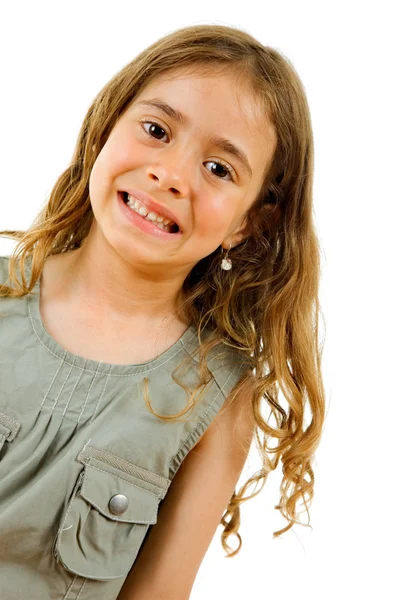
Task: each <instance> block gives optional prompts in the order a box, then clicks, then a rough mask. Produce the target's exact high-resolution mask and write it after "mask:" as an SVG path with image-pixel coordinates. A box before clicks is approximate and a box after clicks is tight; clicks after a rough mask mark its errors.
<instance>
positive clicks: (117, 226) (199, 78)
mask: <svg viewBox="0 0 400 600" xmlns="http://www.w3.org/2000/svg"><path fill="white" fill-rule="evenodd" d="M155 98H157V99H158V100H162V102H163V103H165V104H167V105H169V106H170V107H172V108H173V109H175V111H179V113H181V114H182V115H183V121H180V120H177V119H176V118H175V117H174V116H173V114H172V113H171V111H168V109H167V112H166V111H165V110H163V109H162V108H160V107H156V106H152V105H150V104H142V102H151V101H152V100H154V99H155ZM212 136H214V137H216V136H218V137H220V138H225V139H227V140H229V141H230V142H231V144H232V145H234V146H235V147H236V148H237V149H239V150H240V153H241V154H242V155H243V160H240V158H239V157H238V156H237V155H236V154H233V153H231V152H230V151H229V148H228V147H227V146H226V145H225V147H221V145H220V144H218V142H217V141H216V140H215V139H212ZM274 150H275V134H274V130H273V128H272V126H271V125H270V123H269V122H268V121H267V119H266V116H265V113H263V111H262V109H261V108H260V105H258V104H257V102H256V100H255V98H254V94H252V92H251V90H250V89H247V88H245V87H243V86H240V88H239V87H238V84H237V83H236V82H235V79H234V78H233V77H232V76H231V75H223V76H220V75H218V76H217V77H216V76H215V75H211V76H210V75H204V74H200V73H198V74H193V73H192V74H187V73H185V72H182V71H176V72H175V73H174V74H173V75H171V74H168V75H164V76H163V77H160V78H158V79H157V80H154V81H152V82H151V83H149V84H148V85H147V86H146V87H145V88H144V89H142V90H141V92H140V94H139V95H137V96H136V98H135V99H134V100H133V102H132V103H131V104H130V106H129V107H128V109H127V110H126V111H125V112H124V113H123V115H122V116H121V117H120V118H119V120H118V121H117V123H116V125H115V126H114V128H113V130H112V131H111V134H110V135H109V138H108V140H107V142H106V144H105V145H104V147H103V148H102V150H101V152H100V154H99V155H98V157H97V160H96V162H95V164H94V166H93V169H92V173H91V176H90V182H89V193H90V199H91V203H92V208H93V212H94V216H95V219H94V227H96V228H98V231H100V232H101V235H102V236H103V238H105V239H106V241H107V242H108V244H109V245H111V246H112V247H113V248H114V250H116V251H117V252H118V253H119V254H120V255H121V257H123V258H124V259H125V260H127V261H128V262H130V263H131V264H132V265H135V264H136V265H138V264H139V263H140V264H142V265H146V264H147V265H148V264H151V265H152V266H153V267H156V266H157V265H159V266H160V268H161V267H162V268H163V269H165V268H166V267H168V268H169V269H171V270H174V269H177V270H181V271H182V272H183V271H185V272H186V273H188V272H189V271H190V270H191V268H192V267H193V266H194V265H195V264H196V263H197V262H198V261H199V260H201V259H202V258H204V257H205V256H208V255H209V254H211V253H212V252H213V251H214V250H215V249H217V248H218V247H219V246H220V245H222V247H223V248H225V249H229V246H230V245H231V246H232V248H233V247H234V246H235V245H237V244H239V243H240V242H241V241H242V240H243V239H244V238H245V237H246V228H245V226H246V222H245V219H244V214H245V212H246V211H247V210H248V209H249V207H250V206H251V205H252V204H253V201H254V200H255V198H256V196H257V194H258V191H259V189H260V186H261V184H262V178H263V172H264V170H265V167H266V164H270V163H271V161H272V158H273V153H274ZM244 162H246V163H247V166H245V164H244ZM250 170H251V173H250V172H249V171H250ZM129 189H130V190H141V191H143V192H145V193H146V194H148V195H149V196H150V197H151V198H152V199H153V200H155V201H156V202H157V203H158V204H159V205H161V206H162V207H165V208H167V209H169V211H171V213H172V214H173V215H174V216H175V217H176V220H177V221H178V223H180V225H181V230H180V232H179V235H175V236H174V235H170V236H165V235H164V236H159V235H156V234H154V233H150V232H149V231H145V230H143V229H142V228H141V227H138V225H137V220H136V222H133V221H132V220H130V219H129V218H128V216H127V213H126V210H130V209H127V207H126V206H125V205H124V204H123V203H122V202H121V199H120V198H119V195H118V192H119V191H124V190H129ZM160 212H161V211H160Z"/></svg>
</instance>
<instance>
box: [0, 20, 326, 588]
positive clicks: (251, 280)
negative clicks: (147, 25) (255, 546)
mask: <svg viewBox="0 0 400 600" xmlns="http://www.w3.org/2000/svg"><path fill="white" fill-rule="evenodd" d="M312 177H313V136H312V129H311V120H310V115H309V109H308V105H307V101H306V97H305V93H304V90H303V87H302V85H301V82H300V80H299V77H298V75H297V73H296V72H295V70H294V68H293V67H292V66H291V64H290V62H289V61H288V60H287V59H285V58H284V57H283V56H282V55H281V54H280V53H278V52H277V51H276V50H274V49H272V48H270V47H267V46H263V45H262V44H261V43H260V42H258V41H257V40H255V39H254V38H253V37H252V36H250V35H249V34H247V33H246V32H244V31H241V30H238V29H234V28H230V27H224V26H215V25H200V26H194V27H187V28H184V29H181V30H178V31H175V32H173V33H171V34H170V35H168V36H166V37H164V38H163V39H161V40H159V41H157V42H156V43H154V44H153V45H152V46H150V47H149V48H147V49H146V50H144V51H143V52H142V53H141V54H140V55H139V56H138V57H136V59H135V60H133V61H132V62H131V63H129V64H128V65H127V66H125V67H124V68H123V69H122V70H121V71H120V72H119V73H117V74H116V75H115V76H114V77H113V78H112V80H111V81H110V82H109V83H107V85H106V86H105V87H104V88H103V89H102V90H101V91H100V93H99V94H98V96H97V97H96V98H95V100H94V101H93V103H92V105H91V107H90V108H89V111H88V113H87V115H86V117H85V119H84V122H83V124H82V127H81V131H80V133H79V136H78V141H77V144H76V148H75V153H74V156H73V159H72V162H71V165H70V166H69V167H68V168H67V170H66V171H65V172H64V173H63V174H62V175H61V176H60V177H59V179H58V181H57V182H56V184H55V186H54V188H53V190H52V192H51V194H50V198H49V200H48V202H47V204H46V206H45V207H44V208H43V210H42V211H41V212H40V213H39V215H38V216H37V218H36V219H35V221H34V222H33V224H32V226H31V227H30V228H29V229H28V230H27V231H25V232H24V231H9V230H5V231H2V232H0V233H1V234H2V235H6V236H10V237H12V238H14V239H16V240H18V244H17V246H16V247H15V249H14V252H13V254H12V255H11V256H3V257H0V284H1V285H0V297H1V301H0V310H1V318H0V379H1V390H0V449H1V454H0V478H1V482H2V483H1V489H0V534H1V540H2V543H1V545H0V563H1V564H2V569H1V571H0V573H1V574H0V579H1V581H0V586H1V590H2V593H3V595H4V597H5V598H7V599H11V598H17V595H16V593H17V591H16V582H18V594H19V595H18V598H19V597H21V595H24V596H25V595H27V594H28V593H29V598H31V599H32V600H36V599H37V600H39V599H40V600H44V599H45V598H68V599H69V600H71V599H78V598H79V599H80V600H89V599H95V598H96V599H100V598H101V599H104V600H114V599H116V598H118V600H136V599H140V600H150V599H155V598H160V597H162V598H164V599H168V598H171V599H173V600H181V599H182V600H183V599H188V598H189V596H190V591H191V589H192V586H193V583H194V580H195V577H196V574H197V571H198V569H199V567H200V564H201V562H202V560H203V557H204V555H205V553H206V551H207V548H208V546H209V544H210V542H211V540H212V538H213V536H214V534H215V531H216V528H217V526H218V524H222V525H223V528H224V530H223V532H222V544H223V547H224V549H225V550H226V551H227V552H228V555H229V556H234V555H236V554H237V553H238V551H239V550H240V547H241V543H242V542H241V537H240V535H239V533H238V530H239V524H240V508H239V505H240V503H241V502H243V500H245V499H247V498H248V497H249V496H245V492H246V491H247V489H248V487H249V486H250V485H251V484H252V483H254V482H256V483H257V482H259V481H261V482H262V484H263V485H264V483H265V481H266V478H267V475H268V473H269V472H270V471H271V470H273V469H275V468H276V467H277V465H278V461H279V459H280V458H281V459H282V469H283V473H284V477H283V481H282V485H281V490H280V491H281V494H282V496H281V498H280V503H279V505H278V507H277V508H279V509H280V510H281V512H282V515H283V516H284V517H285V518H286V519H287V521H288V522H289V524H288V526H287V527H286V528H285V529H283V530H281V531H280V532H276V534H277V535H279V534H282V533H283V532H284V531H286V530H287V529H289V528H290V527H291V526H292V525H293V523H295V522H296V523H299V524H301V523H300V521H299V520H298V515H297V512H296V509H297V502H298V500H300V499H303V501H304V502H305V501H306V496H308V500H309V501H311V499H312V496H313V485H314V473H313V469H312V466H311V463H312V460H313V458H314V454H315V450H316V448H317V445H318V443H319V441H320V437H321V432H322V427H323V422H324V410H325V398H324V391H323V386H322V381H321V372H320V352H319V349H318V308H319V304H318V283H319V248H318V241H317V237H316V233H315V229H314V224H313V219H312ZM279 392H280V394H279ZM280 395H283V396H284V398H285V400H286V402H287V411H286V410H285V408H284V406H283V405H282V397H280ZM263 405H267V406H268V407H269V408H270V409H271V411H272V412H273V414H274V417H275V421H276V428H273V427H272V426H271V425H270V424H268V422H267V421H268V420H269V419H267V418H266V417H265V416H264V415H263V414H262V410H263V409H264V408H265V407H264V406H263ZM307 405H308V406H307ZM307 408H308V410H309V412H310V414H311V417H312V419H311V422H310V423H309V424H308V425H307V424H306V422H305V412H306V409H307ZM260 434H261V435H263V436H264V439H263V440H262V441H260ZM272 437H276V438H277V439H278V442H279V443H278V444H277V446H276V448H274V449H268V448H267V441H268V438H272ZM253 440H254V441H256V442H257V448H258V450H259V453H260V457H261V460H262V468H261V470H260V471H259V472H257V473H256V474H255V475H254V476H253V477H252V478H251V479H249V481H247V482H246V484H245V485H244V486H242V488H241V489H240V490H239V491H238V492H237V491H236V490H235V487H236V485H237V483H238V479H239V476H240V474H241V472H242V470H243V467H244V464H245V461H246V458H247V456H248V453H249V449H250V445H251V442H252V441H253ZM269 453H272V454H274V455H275V456H274V459H273V460H272V459H270V458H269V456H268V454H269ZM259 491H261V490H257V491H256V492H254V493H253V494H252V495H251V496H250V497H253V496H254V495H256V494H257V493H259ZM221 515H222V517H221ZM228 518H229V519H228ZM232 534H235V535H236V536H237V539H238V541H239V545H238V547H237V548H236V549H235V550H232V548H231V547H230V546H229V545H228V543H227V538H228V536H229V535H232Z"/></svg>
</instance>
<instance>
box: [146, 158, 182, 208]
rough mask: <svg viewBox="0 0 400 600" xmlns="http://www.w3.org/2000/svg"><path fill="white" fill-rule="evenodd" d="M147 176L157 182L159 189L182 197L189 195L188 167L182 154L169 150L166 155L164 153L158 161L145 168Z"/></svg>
mask: <svg viewBox="0 0 400 600" xmlns="http://www.w3.org/2000/svg"><path fill="white" fill-rule="evenodd" d="M147 176H148V177H149V178H150V179H152V180H153V181H157V182H158V185H159V188H160V189H163V190H171V191H172V192H173V193H174V194H177V195H180V196H184V197H187V196H188V195H189V188H190V184H189V179H190V175H189V166H188V163H187V161H185V159H184V157H183V153H182V152H179V151H171V150H170V151H169V153H168V155H167V153H166V152H165V154H163V155H162V156H161V157H160V160H159V161H157V162H154V163H152V164H151V165H149V166H148V167H147Z"/></svg>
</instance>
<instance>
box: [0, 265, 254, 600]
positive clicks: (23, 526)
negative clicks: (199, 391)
mask: <svg viewBox="0 0 400 600" xmlns="http://www.w3.org/2000/svg"><path fill="white" fill-rule="evenodd" d="M8 261H9V257H8V256H1V257H0V281H1V283H6V282H7V283H8V285H10V281H9V279H8ZM28 265H30V263H28ZM29 269H30V266H29V267H28V271H29ZM26 277H27V280H28V281H29V277H30V273H29V272H27V273H26ZM39 294H40V280H39V281H38V282H37V283H36V285H35V288H34V289H33V290H32V292H31V293H30V294H28V295H26V296H24V297H23V298H17V299H14V298H0V597H1V598H2V599H4V600H20V599H21V598H25V597H26V598H29V600H50V599H57V600H61V599H62V600H78V599H79V600H115V599H116V598H117V596H118V594H119V591H120V589H121V587H122V585H123V583H124V580H125V579H126V577H127V575H128V573H129V570H130V569H131V567H132V565H133V563H134V562H135V559H136V557H137V556H138V553H139V551H140V547H141V545H142V543H143V540H144V538H145V536H146V534H147V532H148V531H149V528H150V527H151V525H153V524H155V523H156V522H157V513H158V509H159V506H160V503H161V502H162V500H163V498H165V495H166V494H167V493H168V488H169V486H170V483H171V481H172V479H173V477H174V476H175V474H176V472H177V471H178V469H179V467H180V465H181V463H182V461H183V460H184V458H185V457H186V455H187V454H188V452H189V451H190V450H191V448H193V446H194V445H195V444H196V442H197V441H198V440H199V439H200V437H201V436H202V434H203V433H204V432H205V431H206V429H207V427H208V426H209V425H210V423H211V422H212V420H213V419H214V418H215V416H216V415H217V413H218V411H219V410H220V408H221V407H222V405H223V402H224V400H225V398H226V397H227V395H228V393H229V391H230V390H231V389H232V387H233V386H234V385H235V384H236V383H237V381H238V380H239V378H240V377H241V376H242V375H243V373H244V371H245V369H246V368H247V365H246V362H245V359H244V358H243V357H242V356H241V355H240V353H239V352H238V351H236V350H234V349H231V348H226V346H224V352H226V353H227V354H226V355H224V358H223V360H221V358H220V356H221V354H220V353H218V355H217V354H216V353H213V351H214V350H215V349H213V350H212V351H211V353H210V358H208V359H207V365H208V367H209V369H210V371H211V373H212V379H211V381H210V382H209V383H208V384H207V386H206V388H205V393H204V396H203V397H202V399H201V401H200V402H199V403H198V404H197V403H196V405H195V408H194V409H193V410H192V411H189V412H188V413H186V414H185V415H184V416H183V419H184V420H180V421H179V420H178V421H170V422H166V421H163V420H161V419H159V418H158V417H156V416H155V415H153V414H152V413H151V412H150V411H149V410H148V407H147V405H146V402H145V400H144V396H143V387H142V386H143V379H144V378H145V377H146V378H148V394H149V397H150V401H151V406H152V407H153V410H154V411H156V412H157V413H161V414H163V415H168V414H170V415H173V414H175V413H177V412H179V411H180V410H182V408H184V406H186V402H187V394H186V392H185V390H184V389H183V388H182V387H181V386H180V385H179V384H177V383H176V382H174V381H173V379H172V377H171V373H172V371H173V369H174V368H175V367H176V366H177V365H178V364H180V362H181V361H182V359H183V358H184V357H185V356H186V354H185V353H190V352H191V350H192V349H193V348H195V347H196V346H197V344H198V339H197V332H196V329H195V328H194V327H193V326H191V327H189V328H188V329H187V330H186V331H185V333H184V334H183V335H182V336H181V338H180V339H179V340H178V341H177V342H176V343H175V344H173V346H171V347H170V348H169V349H167V350H166V351H165V352H163V353H162V354H160V355H159V356H158V357H157V358H154V359H153V360H150V361H148V362H145V363H142V364H132V365H121V364H108V363H103V362H99V361H95V360H89V359H86V358H83V357H81V356H78V355H75V354H72V353H71V352H69V351H67V350H65V349H64V348H63V347H61V346H60V345H59V344H58V343H57V342H56V341H55V339H53V338H52V337H51V336H50V335H49V333H48V332H47V331H46V329H45V327H44V325H43V322H42V320H41V315H40V311H39ZM220 346H222V344H221V345H220ZM219 350H221V348H219ZM192 360H193V363H191V364H190V368H189V369H188V371H187V374H186V375H185V376H182V375H181V373H180V372H179V373H178V376H179V378H182V380H183V381H184V382H185V384H187V385H189V386H190V388H191V389H193V388H194V387H195V385H196V384H197V383H198V382H199V381H200V379H199V375H198V369H197V367H198V360H197V357H195V358H194V359H192Z"/></svg>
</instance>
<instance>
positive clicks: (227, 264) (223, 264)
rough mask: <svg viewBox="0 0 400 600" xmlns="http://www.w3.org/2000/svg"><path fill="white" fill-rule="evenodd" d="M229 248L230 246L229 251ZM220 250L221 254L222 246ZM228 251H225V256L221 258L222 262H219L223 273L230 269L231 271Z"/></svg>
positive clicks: (230, 245)
mask: <svg viewBox="0 0 400 600" xmlns="http://www.w3.org/2000/svg"><path fill="white" fill-rule="evenodd" d="M231 247H232V244H229V250H230V249H231ZM221 250H222V252H223V251H224V249H223V247H222V246H221ZM229 250H227V251H226V254H225V256H224V257H223V258H222V261H221V269H224V271H229V270H230V269H232V261H231V259H230V258H228V252H229Z"/></svg>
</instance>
